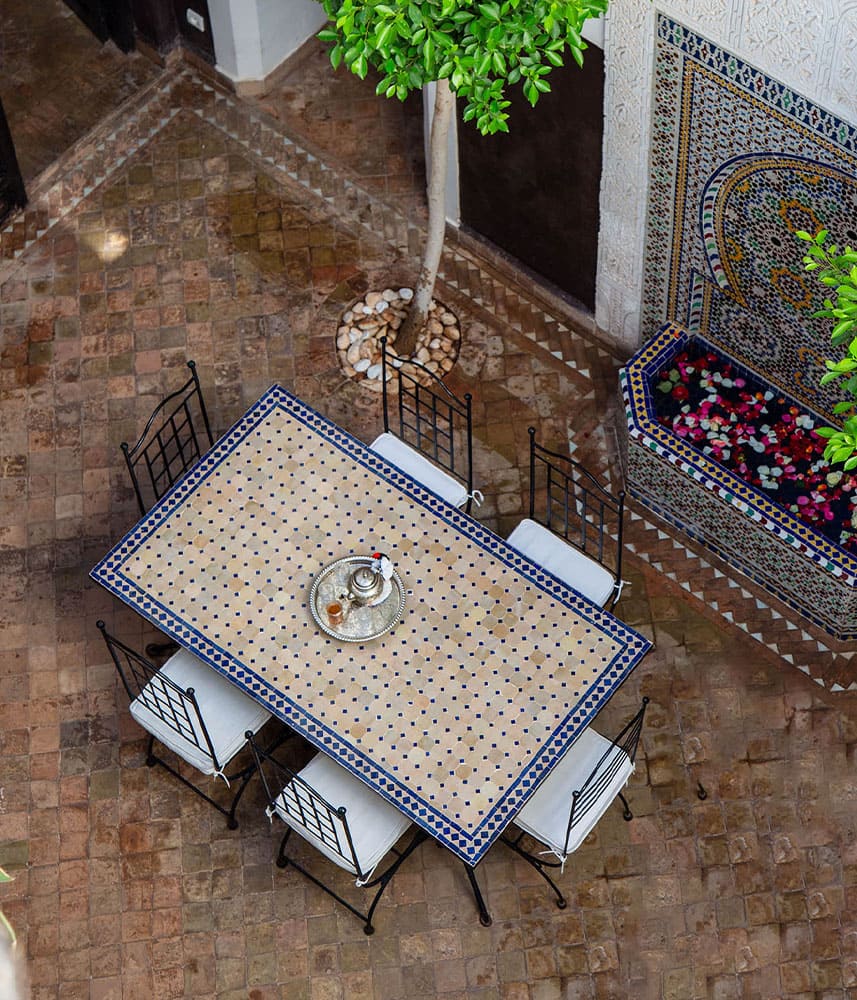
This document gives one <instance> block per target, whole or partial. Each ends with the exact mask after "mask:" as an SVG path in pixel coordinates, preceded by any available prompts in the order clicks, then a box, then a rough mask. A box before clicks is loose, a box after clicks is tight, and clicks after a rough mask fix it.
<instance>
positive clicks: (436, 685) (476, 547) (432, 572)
mask: <svg viewBox="0 0 857 1000" xmlns="http://www.w3.org/2000/svg"><path fill="white" fill-rule="evenodd" d="M376 549H381V550H383V551H384V552H386V553H387V554H388V555H389V556H390V558H391V559H392V561H393V563H394V565H395V567H396V570H397V572H398V573H399V575H400V576H401V578H402V580H403V582H404V585H405V587H406V589H407V599H406V609H405V613H404V616H403V618H402V620H401V621H400V622H399V623H398V624H397V625H396V627H395V628H394V629H393V630H392V631H391V632H389V633H388V634H386V635H385V636H383V637H381V638H380V639H376V640H374V641H372V642H368V643H365V644H360V643H357V644H354V643H342V642H339V641H337V640H335V639H333V638H330V637H328V636H327V635H325V634H324V633H322V632H321V631H320V630H319V629H318V627H317V626H316V625H315V624H314V622H313V620H312V617H311V615H310V611H309V605H308V596H309V590H310V587H311V585H312V582H313V579H314V578H315V576H316V575H317V574H318V573H319V572H320V571H321V570H322V569H323V568H324V567H325V566H327V565H328V564H329V563H330V562H331V561H333V560H335V559H339V558H341V557H343V556H347V555H352V554H358V555H359V554H368V553H371V552H372V551H373V550H376ZM92 575H93V577H94V578H95V579H96V580H98V581H99V582H100V583H102V584H104V585H105V586H106V587H108V588H109V589H110V590H111V591H112V592H113V593H114V594H116V595H117V596H118V597H120V598H121V599H122V600H124V601H126V602H127V603H128V604H130V605H131V606H132V607H133V608H135V609H136V610H137V611H138V612H140V613H141V614H142V615H144V616H145V617H146V618H148V619H149V620H151V621H152V622H154V623H156V624H157V625H158V626H159V627H160V628H161V629H162V630H163V631H165V632H166V633H168V634H170V635H172V636H173V637H175V638H176V639H177V640H178V641H180V642H182V643H184V644H185V645H186V646H188V647H189V648H190V649H192V650H193V651H194V652H195V653H197V655H199V656H200V657H202V658H203V659H204V660H206V661H207V662H209V663H210V664H211V665H212V666H213V667H215V668H216V669H218V670H220V671H222V672H223V673H225V674H226V675H227V676H229V677H230V678H231V679H232V680H233V681H235V682H236V683H237V684H239V685H241V686H242V687H244V688H245V689H246V690H247V691H249V692H250V693H251V694H253V695H254V697H256V698H258V699H259V700H260V701H263V702H264V703H265V704H266V705H267V706H268V707H269V708H270V709H271V710H272V711H273V712H275V713H276V714H277V715H278V716H279V717H280V718H282V719H283V720H284V721H285V722H287V723H288V724H289V725H290V726H292V727H293V728H294V729H296V730H297V731H298V732H300V733H301V734H302V735H303V736H305V737H306V738H307V739H309V740H310V741H311V742H312V743H314V744H315V745H316V746H318V747H319V748H320V749H322V750H323V751H324V752H326V753H328V754H330V755H331V756H333V757H334V758H335V759H337V760H338V761H339V762H340V763H342V764H344V765H345V766H347V767H349V768H350V769H351V770H352V771H353V772H354V773H356V774H358V775H359V776H360V777H362V778H363V779H364V780H365V781H367V782H368V783H369V784H370V785H371V786H372V787H373V788H375V789H376V790H377V791H379V792H380V793H381V794H383V795H385V796H386V797H387V798H388V799H390V800H391V801H392V802H393V803H395V804H396V805H397V806H399V807H400V808H401V809H403V810H404V811H405V812H406V813H407V814H408V815H410V816H411V817H412V818H413V819H414V821H415V822H417V823H419V824H420V825H422V826H423V827H424V828H425V829H427V830H428V831H429V832H430V833H431V834H432V835H433V836H435V837H436V838H437V839H438V840H439V841H441V842H442V843H443V844H444V845H446V846H447V847H449V848H450V849H451V850H453V851H454V852H455V853H456V854H458V855H459V856H460V857H461V858H463V859H464V860H466V861H467V862H468V863H471V864H474V863H476V862H477V861H478V860H479V859H480V858H481V857H482V855H483V854H484V852H485V851H486V850H487V849H488V847H489V846H490V844H491V843H492V842H493V840H494V839H495V838H496V837H497V835H498V834H499V833H500V832H501V831H502V829H503V828H504V827H505V826H506V825H507V824H508V822H509V821H510V819H511V818H512V817H513V816H514V814H515V813H516V812H517V811H518V810H519V809H520V807H521V805H522V804H523V802H524V801H525V800H526V798H527V796H528V795H529V794H530V793H531V792H532V791H533V789H534V788H535V786H536V784H537V783H538V782H539V780H540V779H541V778H543V777H544V775H545V774H546V773H547V772H548V770H549V769H550V767H551V766H552V765H553V764H554V763H555V762H556V760H557V759H558V758H559V756H561V754H562V752H563V751H564V750H565V749H566V748H567V746H568V745H569V743H570V742H571V741H572V740H573V739H574V738H575V736H576V735H577V734H578V733H579V732H580V730H581V728H582V727H583V726H585V725H586V724H587V723H588V722H589V721H590V720H591V719H592V718H593V716H594V715H595V714H596V713H597V711H598V710H599V708H600V707H601V706H602V705H603V704H604V702H605V701H606V700H607V698H609V696H610V694H611V693H612V691H613V690H615V688H616V687H617V686H618V685H619V684H620V683H621V682H622V680H624V678H625V677H626V676H627V675H628V673H629V672H630V671H631V670H632V669H633V667H634V666H635V665H636V663H637V662H639V660H640V659H641V657H642V656H643V655H644V654H645V652H646V650H647V649H648V647H649V643H648V641H647V640H646V639H644V638H643V637H641V636H639V635H638V634H637V633H635V632H634V631H632V630H631V629H629V628H627V627H626V626H625V625H623V624H622V623H621V622H619V621H617V620H616V619H615V618H614V617H613V616H611V615H609V614H608V613H606V612H604V611H602V610H601V609H599V608H596V607H594V606H593V605H591V604H590V603H589V602H588V601H585V600H584V599H583V598H581V597H579V596H578V595H577V594H576V593H575V592H574V591H572V590H570V589H569V588H567V587H565V586H564V585H562V584H560V583H559V582H558V581H557V580H555V579H554V578H553V577H551V576H550V575H549V574H546V573H544V572H543V571H540V570H538V568H537V567H534V566H533V565H532V564H531V563H529V562H528V561H527V560H525V559H524V558H523V557H521V556H519V555H518V554H517V553H516V552H515V550H513V549H511V548H509V547H508V546H507V545H506V544H505V543H504V542H503V541H502V539H500V538H498V537H497V536H496V535H494V534H493V533H492V532H491V531H489V530H488V529H486V528H484V527H483V526H481V525H480V524H478V522H476V521H474V520H473V519H471V518H469V517H467V516H466V515H464V514H462V513H460V512H459V511H457V510H455V509H453V508H451V507H449V506H448V505H447V504H445V503H444V502H443V501H441V500H439V499H438V498H436V497H435V496H434V495H433V494H431V493H429V492H427V491H426V490H424V489H423V488H422V487H420V486H419V485H418V484H416V483H415V482H414V481H413V480H411V479H410V478H409V477H407V476H405V475H404V474H403V473H400V472H399V471H398V470H397V469H395V468H394V467H392V466H390V465H388V464H387V463H386V462H384V461H383V460H382V459H380V458H378V457H376V456H375V455H374V454H373V453H372V452H371V451H369V449H367V448H366V447H365V446H364V445H362V444H361V443H360V442H358V441H356V440H355V439H354V438H352V437H351V436H350V435H349V434H347V433H346V432H345V431H343V430H341V429H340V428H338V427H336V426H335V425H334V424H332V423H330V422H329V421H327V420H326V419H325V418H323V417H321V416H320V415H319V414H317V413H316V412H315V411H313V410H311V409H309V408H308V407H307V406H306V405H305V404H303V403H302V402H300V401H299V400H297V399H296V398H295V397H293V396H291V395H290V394H289V393H287V392H286V391H285V390H284V389H282V388H280V387H278V386H275V387H273V388H272V389H271V390H269V391H268V392H267V393H266V394H265V395H264V396H263V397H262V398H261V399H260V400H259V402H258V403H257V404H256V405H255V406H254V407H253V408H252V409H251V410H250V411H249V412H248V413H247V414H246V415H245V417H243V418H242V420H241V421H239V423H238V424H236V425H235V426H234V427H233V428H232V430H231V431H230V432H229V433H228V434H227V435H226V436H225V437H224V438H223V439H222V440H221V441H220V442H219V443H218V444H217V445H216V446H215V448H214V449H213V450H212V451H211V452H210V453H209V454H208V456H206V457H205V458H204V459H203V460H202V462H201V463H200V464H199V466H197V468H196V469H195V470H193V471H192V472H191V473H190V474H189V475H188V476H187V477H186V478H185V479H184V480H183V481H182V482H181V483H180V484H179V485H178V487H177V488H176V489H174V490H173V491H172V492H171V493H170V494H169V495H168V496H167V497H166V498H164V500H163V501H162V502H161V503H160V504H159V505H158V506H157V507H155V508H154V509H153V510H152V511H151V512H150V513H149V515H148V516H147V517H146V518H144V519H143V520H142V521H141V522H140V524H139V525H137V527H136V528H135V529H134V530H133V531H132V532H131V533H130V534H129V535H128V536H126V538H125V539H123V540H122V542H121V543H120V544H119V545H118V546H116V548H115V549H114V550H113V551H112V552H111V553H110V554H109V555H108V556H107V557H105V559H104V560H102V561H101V563H99V565H98V566H97V567H96V568H95V569H94V570H93V572H92Z"/></svg>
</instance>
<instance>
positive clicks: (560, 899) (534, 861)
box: [500, 834, 568, 910]
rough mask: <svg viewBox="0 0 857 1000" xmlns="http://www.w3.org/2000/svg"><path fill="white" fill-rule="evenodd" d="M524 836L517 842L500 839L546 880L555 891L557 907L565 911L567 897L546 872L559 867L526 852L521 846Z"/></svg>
mask: <svg viewBox="0 0 857 1000" xmlns="http://www.w3.org/2000/svg"><path fill="white" fill-rule="evenodd" d="M523 836H524V835H523V834H521V835H520V836H519V837H518V838H517V839H516V840H509V839H508V838H507V837H501V838H500V839H501V840H502V841H503V843H504V844H505V845H506V846H507V847H511V848H512V850H513V851H514V852H515V853H516V854H518V855H520V857H522V858H523V859H524V861H526V862H527V864H529V865H531V866H532V867H533V868H535V870H536V871H537V872H538V873H539V875H541V877H542V878H543V879H544V880H545V882H547V884H548V885H549V886H550V887H551V889H553V891H554V893H555V895H556V905H557V906H558V907H559V908H560V909H561V910H564V909H565V908H566V906H568V901H567V900H566V898H565V896H563V894H562V893H561V892H560V891H559V888H558V886H557V884H556V883H555V882H554V880H553V879H552V878H551V877H550V875H548V873H547V871H545V869H546V868H559V865H558V864H552V863H551V862H545V861H542V859H541V858H537V857H536V856H535V855H534V854H530V853H529V852H528V851H525V850H524V849H523V847H521V844H520V841H521V838H522V837H523Z"/></svg>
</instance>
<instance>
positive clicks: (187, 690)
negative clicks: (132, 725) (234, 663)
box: [96, 621, 289, 830]
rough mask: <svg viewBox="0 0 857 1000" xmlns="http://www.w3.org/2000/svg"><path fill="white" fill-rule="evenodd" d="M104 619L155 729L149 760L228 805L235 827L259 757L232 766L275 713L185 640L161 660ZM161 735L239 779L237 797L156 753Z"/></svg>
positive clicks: (144, 720) (146, 720) (138, 711)
mask: <svg viewBox="0 0 857 1000" xmlns="http://www.w3.org/2000/svg"><path fill="white" fill-rule="evenodd" d="M96 624H97V625H98V628H99V629H100V630H101V634H102V635H103V636H104V641H105V642H106V643H107V648H108V650H109V651H110V656H111V657H112V659H113V662H114V664H115V665H116V669H117V670H118V671H119V676H120V677H121V678H122V684H123V685H124V687H125V691H126V692H127V694H128V698H129V699H130V702H131V715H132V717H133V718H134V720H135V721H136V722H137V723H139V725H141V726H142V727H143V729H145V730H146V732H147V733H148V734H149V746H148V749H147V752H146V764H147V765H148V766H149V767H153V766H154V765H155V764H160V765H161V766H162V767H164V768H166V770H167V771H169V772H170V774H172V775H175V777H176V778H178V779H179V781H182V782H184V784H185V785H187V786H188V788H192V789H193V790H194V791H195V792H196V793H197V795H199V796H201V797H202V798H203V799H205V801H206V802H208V803H209V804H210V805H212V806H214V808H215V809H217V811H218V812H221V813H223V815H224V816H226V820H227V826H228V827H229V829H230V830H234V829H235V828H236V827H237V826H238V821H237V820H236V818H235V811H236V809H237V808H238V802H239V800H240V799H241V796H242V794H243V793H244V789H245V788H246V787H247V784H248V783H249V781H250V779H251V777H252V776H253V774H254V773H255V772H256V763H255V759H254V761H253V763H252V764H250V765H249V766H246V767H244V768H242V769H239V770H237V771H236V772H234V773H233V774H231V775H227V774H226V773H225V771H226V768H227V767H228V766H229V764H230V763H231V762H232V760H233V759H234V758H235V757H236V755H237V754H238V752H239V751H240V750H241V749H243V748H244V747H245V746H246V744H247V737H246V733H247V732H248V731H249V732H253V733H256V732H258V731H259V730H260V729H261V728H262V726H264V725H265V723H266V722H267V721H268V720H269V719H270V718H271V717H272V716H271V713H270V712H269V711H268V710H267V709H266V708H265V707H264V706H262V705H260V704H259V703H258V702H256V701H254V700H253V699H252V698H250V697H249V696H248V695H246V694H244V693H243V692H242V691H240V690H239V689H238V688H237V687H236V686H235V685H234V684H232V683H231V682H230V681H228V680H227V679H226V678H225V677H223V676H222V675H221V674H219V673H218V672H217V671H216V670H215V669H214V668H213V667H209V666H208V665H207V664H205V663H203V662H202V660H200V659H198V658H197V657H196V656H194V655H193V653H191V652H189V651H188V650H186V649H184V648H180V649H179V651H178V652H177V653H175V654H174V655H173V656H171V657H170V658H169V660H167V662H166V663H165V664H164V665H163V666H162V667H160V668H158V667H156V666H155V665H154V664H153V663H151V662H149V660H147V659H146V658H145V657H144V656H141V655H140V654H139V653H137V652H136V651H135V650H133V649H131V648H130V647H129V646H126V645H125V643H124V642H122V641H120V640H119V639H117V638H116V637H115V636H112V635H110V634H109V633H108V631H107V628H106V626H105V624H104V622H103V621H99V622H97V623H96ZM288 735H289V734H288V731H285V732H283V733H281V734H280V735H279V737H278V738H277V739H276V740H275V742H274V744H273V746H272V748H271V749H274V748H276V747H277V746H279V745H280V744H281V743H282V742H283V740H285V739H286V738H287V736H288ZM155 741H157V742H158V743H160V744H162V745H163V746H165V747H166V748H167V749H169V750H171V751H172V752H173V753H174V754H175V755H176V756H178V757H180V758H181V759H182V760H184V761H185V762H186V763H188V764H190V765H191V767H193V768H195V769H196V770H197V771H199V772H201V773H202V774H204V775H208V776H216V777H218V778H222V779H223V781H224V782H225V783H226V785H227V787H229V788H230V789H231V785H232V782H234V781H237V782H238V788H237V790H236V791H235V792H234V794H233V797H232V801H231V803H230V805H229V806H228V807H225V806H222V805H221V804H220V803H219V802H216V801H215V800H214V799H213V798H212V797H211V796H210V795H208V794H206V792H204V791H203V790H202V789H201V788H200V787H199V786H198V785H195V784H194V783H193V782H192V781H189V780H188V779H187V778H186V777H184V775H182V774H181V773H180V772H179V771H178V770H177V768H174V767H173V766H172V765H170V764H169V763H167V761H165V760H164V759H163V758H162V757H159V756H158V755H157V754H155V750H154V747H155Z"/></svg>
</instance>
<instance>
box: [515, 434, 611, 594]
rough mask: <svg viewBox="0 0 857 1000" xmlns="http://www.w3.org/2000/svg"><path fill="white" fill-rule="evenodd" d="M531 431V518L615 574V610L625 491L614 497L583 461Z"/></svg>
mask: <svg viewBox="0 0 857 1000" xmlns="http://www.w3.org/2000/svg"><path fill="white" fill-rule="evenodd" d="M528 433H529V435H530V520H533V521H539V522H540V523H541V524H543V525H544V526H545V527H546V528H548V529H549V530H550V531H552V532H553V533H554V534H555V535H559V537H560V538H563V539H564V540H565V541H567V542H569V543H570V544H571V545H573V546H575V548H577V549H580V551H581V552H584V553H585V554H586V555H587V556H589V558H590V559H594V560H595V561H596V562H598V563H600V564H601V565H602V566H604V568H605V569H607V570H609V572H610V573H612V575H613V577H614V578H615V581H616V583H615V586H614V588H613V595H612V597H611V599H610V601H609V602H608V607H609V608H612V607H613V605H614V604H615V603H616V601H617V599H618V597H619V590H620V587H621V580H622V533H623V527H624V515H625V491H624V490H619V492H618V493H617V494H615V496H614V494H612V493H611V492H610V491H609V490H607V489H605V488H604V487H603V486H602V485H601V483H600V482H599V481H598V480H597V479H596V478H595V476H593V475H592V473H591V472H589V471H588V470H587V469H586V468H585V467H584V466H583V465H581V464H580V462H576V461H575V460H574V459H573V458H571V457H570V456H569V455H561V454H560V453H559V452H556V451H551V450H549V449H548V448H544V447H542V445H540V444H538V442H537V441H536V429H535V427H530V428H528ZM537 496H538V498H539V502H538V503H537V502H536V501H537ZM612 532H615V539H614V538H613V537H612V536H611V533H612Z"/></svg>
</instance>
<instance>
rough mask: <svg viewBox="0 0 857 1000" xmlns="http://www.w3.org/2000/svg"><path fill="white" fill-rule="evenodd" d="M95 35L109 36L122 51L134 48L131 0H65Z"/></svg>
mask: <svg viewBox="0 0 857 1000" xmlns="http://www.w3.org/2000/svg"><path fill="white" fill-rule="evenodd" d="M65 5H66V6H67V7H68V8H70V9H71V10H73V11H74V12H75V14H77V16H78V17H79V18H80V19H81V21H83V23H84V24H85V25H86V26H87V28H89V30H90V31H91V32H92V33H93V34H94V35H95V37H96V38H97V39H98V40H99V41H101V42H106V41H107V39H108V38H111V39H112V40H113V41H114V42H115V43H116V44H117V45H118V46H119V48H120V49H121V50H122V51H123V52H130V51H131V49H133V48H134V19H133V16H132V14H131V0H65Z"/></svg>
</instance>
